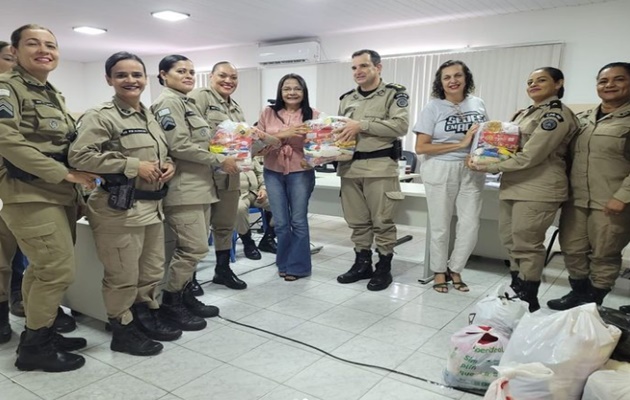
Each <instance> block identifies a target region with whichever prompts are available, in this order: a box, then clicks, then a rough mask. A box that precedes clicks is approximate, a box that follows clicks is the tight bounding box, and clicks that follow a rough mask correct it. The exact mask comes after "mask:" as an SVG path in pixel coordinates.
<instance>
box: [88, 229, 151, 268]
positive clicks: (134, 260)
mask: <svg viewBox="0 0 630 400" xmlns="http://www.w3.org/2000/svg"><path fill="white" fill-rule="evenodd" d="M94 242H95V243H96V252H97V253H98V257H99V258H100V260H101V262H102V263H103V265H104V266H105V270H106V273H107V275H109V276H111V275H112V274H125V271H131V270H135V274H136V275H137V269H138V260H139V259H140V250H141V249H135V248H133V246H131V234H129V233H96V234H94ZM132 273H133V272H132Z"/></svg>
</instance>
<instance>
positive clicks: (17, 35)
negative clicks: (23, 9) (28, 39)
mask: <svg viewBox="0 0 630 400" xmlns="http://www.w3.org/2000/svg"><path fill="white" fill-rule="evenodd" d="M28 29H32V30H44V31H48V32H49V33H50V34H51V35H53V37H54V38H55V42H57V37H56V36H55V34H54V33H52V31H51V30H50V29H48V28H46V27H44V26H41V25H37V24H26V25H22V26H20V27H19V28H17V29H16V30H14V31H13V33H12V34H11V46H13V47H15V48H16V49H17V47H18V44H19V43H20V39H22V32H24V31H25V30H28Z"/></svg>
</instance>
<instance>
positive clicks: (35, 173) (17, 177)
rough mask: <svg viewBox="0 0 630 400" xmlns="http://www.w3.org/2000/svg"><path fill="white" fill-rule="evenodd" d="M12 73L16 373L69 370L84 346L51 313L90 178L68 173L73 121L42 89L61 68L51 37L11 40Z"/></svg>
mask: <svg viewBox="0 0 630 400" xmlns="http://www.w3.org/2000/svg"><path fill="white" fill-rule="evenodd" d="M11 45H12V51H13V54H14V55H15V56H16V57H17V63H18V65H17V67H15V69H14V70H13V72H12V73H9V74H3V75H0V156H1V157H2V166H0V198H1V199H2V200H3V202H4V208H3V209H2V210H1V211H0V218H1V219H2V220H3V222H4V224H6V226H7V227H8V229H9V231H10V232H11V234H13V236H15V238H16V239H17V244H18V245H19V247H20V248H21V249H22V251H23V252H24V254H25V255H26V256H27V257H28V259H29V262H30V266H29V268H28V269H27V270H26V274H25V276H24V281H23V285H22V293H23V295H24V308H25V312H26V331H25V333H24V334H23V335H22V337H21V339H20V345H19V347H18V358H17V361H16V363H15V365H16V366H17V367H18V368H19V369H21V370H34V369H42V370H44V371H47V372H59V371H70V370H74V369H77V368H80V367H81V366H83V365H84V364H85V359H84V358H83V357H82V356H80V355H76V354H72V353H68V352H67V351H72V350H78V349H80V348H82V347H85V345H86V341H85V339H81V338H77V339H67V338H63V337H62V336H60V335H58V334H56V333H55V332H54V330H53V329H52V325H53V321H54V319H55V317H56V315H57V308H58V307H59V304H60V303H61V299H62V297H63V295H64V292H65V291H66V289H67V288H68V286H69V285H70V284H71V283H72V281H73V279H74V269H75V261H74V237H75V223H76V216H77V198H78V192H77V189H76V188H75V183H79V184H83V185H85V186H87V187H94V180H95V179H96V176H95V175H92V174H88V173H84V172H78V171H73V170H71V169H69V167H68V166H67V152H68V146H69V144H70V142H71V141H72V139H73V138H74V121H73V120H72V118H71V117H70V116H69V115H68V112H67V110H66V106H65V101H64V98H63V97H62V96H61V93H59V92H58V91H57V90H56V89H55V87H54V86H53V85H51V84H50V83H49V82H48V74H49V73H50V72H51V71H53V70H54V69H55V68H56V67H57V64H58V62H59V51H58V48H57V40H56V38H55V36H54V35H53V34H52V32H50V30H48V29H47V28H43V27H41V26H38V25H24V26H22V27H20V28H18V29H17V30H15V31H14V32H13V34H12V35H11Z"/></svg>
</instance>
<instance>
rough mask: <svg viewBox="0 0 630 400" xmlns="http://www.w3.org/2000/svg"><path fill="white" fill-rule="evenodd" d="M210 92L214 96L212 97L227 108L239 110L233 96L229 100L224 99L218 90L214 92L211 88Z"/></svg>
mask: <svg viewBox="0 0 630 400" xmlns="http://www.w3.org/2000/svg"><path fill="white" fill-rule="evenodd" d="M208 90H209V91H210V93H211V94H212V96H214V98H215V99H217V100H218V101H219V102H220V103H221V104H226V105H227V107H233V108H239V105H238V103H237V102H236V101H235V100H234V99H233V98H232V96H230V97H229V98H228V99H227V100H226V99H224V98H223V96H221V95H220V94H219V92H217V91H216V90H214V89H213V88H211V87H209V88H208Z"/></svg>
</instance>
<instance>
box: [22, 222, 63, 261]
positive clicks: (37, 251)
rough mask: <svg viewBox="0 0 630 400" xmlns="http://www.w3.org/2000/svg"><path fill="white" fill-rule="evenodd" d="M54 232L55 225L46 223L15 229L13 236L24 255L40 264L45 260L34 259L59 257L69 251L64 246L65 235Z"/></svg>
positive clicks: (55, 230) (55, 229)
mask: <svg viewBox="0 0 630 400" xmlns="http://www.w3.org/2000/svg"><path fill="white" fill-rule="evenodd" d="M55 232H57V224H55V223H54V222H47V223H45V224H42V225H37V226H29V227H24V226H22V227H19V228H16V229H15V231H14V234H15V237H16V238H17V239H18V244H19V246H20V248H21V249H22V250H23V251H24V254H26V255H27V257H28V258H31V259H32V260H31V261H35V262H41V261H45V260H35V259H34V258H36V257H37V258H42V257H45V258H48V257H59V256H61V255H63V254H64V253H65V252H67V251H68V250H69V249H68V248H67V246H66V244H64V240H63V238H64V236H65V235H61V234H58V235H55Z"/></svg>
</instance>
